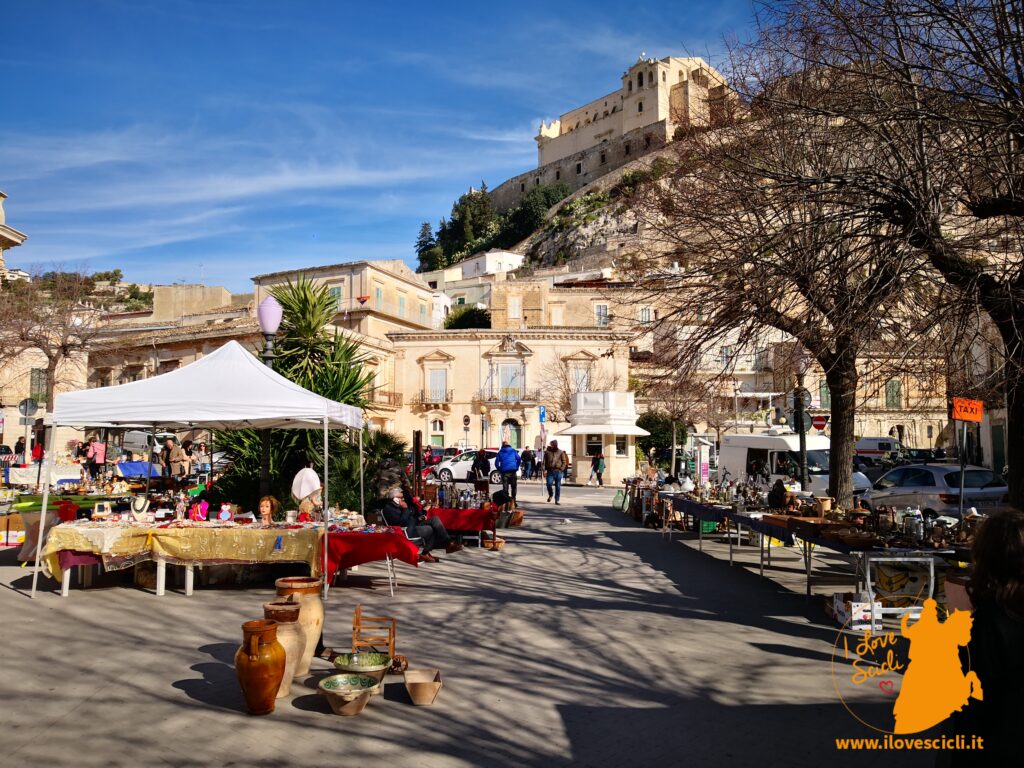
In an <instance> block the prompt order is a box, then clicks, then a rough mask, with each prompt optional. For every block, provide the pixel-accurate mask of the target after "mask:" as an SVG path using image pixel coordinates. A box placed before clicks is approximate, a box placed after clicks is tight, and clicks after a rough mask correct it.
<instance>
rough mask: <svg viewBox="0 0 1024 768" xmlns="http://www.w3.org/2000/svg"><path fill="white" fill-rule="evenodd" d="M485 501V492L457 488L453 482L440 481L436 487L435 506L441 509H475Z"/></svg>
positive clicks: (486, 499)
mask: <svg viewBox="0 0 1024 768" xmlns="http://www.w3.org/2000/svg"><path fill="white" fill-rule="evenodd" d="M487 501H488V497H487V494H486V493H483V492H481V491H470V490H468V489H466V488H462V489H459V488H457V487H456V485H455V483H441V484H440V485H439V486H438V488H437V506H438V507H441V508H442V509H477V508H479V507H481V506H483V504H484V503H485V502H487Z"/></svg>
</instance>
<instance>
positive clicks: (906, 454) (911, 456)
mask: <svg viewBox="0 0 1024 768" xmlns="http://www.w3.org/2000/svg"><path fill="white" fill-rule="evenodd" d="M945 453H946V452H945V451H942V454H943V457H945ZM903 458H904V459H906V460H907V463H908V464H927V463H928V462H929V461H935V460H936V459H938V458H940V457H939V456H938V455H937V450H936V449H933V448H904V449H903Z"/></svg>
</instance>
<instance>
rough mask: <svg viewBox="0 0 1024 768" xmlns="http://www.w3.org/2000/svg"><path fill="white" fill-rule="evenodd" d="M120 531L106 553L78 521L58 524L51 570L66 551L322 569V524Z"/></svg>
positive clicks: (50, 544)
mask: <svg viewBox="0 0 1024 768" xmlns="http://www.w3.org/2000/svg"><path fill="white" fill-rule="evenodd" d="M107 530H109V529H107ZM116 530H119V531H120V535H119V536H118V537H117V538H116V539H115V540H114V541H113V542H112V543H110V545H109V547H108V549H107V551H106V552H101V547H100V546H99V545H98V544H95V543H93V541H90V539H88V538H86V537H85V536H84V535H82V533H81V532H80V531H79V530H76V529H75V526H74V525H58V526H55V527H54V528H52V529H51V530H50V532H49V534H48V535H47V537H46V545H45V546H44V547H43V562H44V566H45V568H46V570H47V571H48V572H49V573H50V574H51V575H52V576H53V577H54V578H56V579H58V580H60V578H61V568H60V560H59V556H58V553H59V552H61V551H62V550H72V551H75V552H91V553H93V554H95V555H107V556H112V557H127V556H142V558H141V559H157V558H163V559H165V560H167V561H169V562H173V563H179V564H189V563H193V564H195V563H200V564H201V563H226V562H235V563H273V562H302V563H308V564H309V567H310V569H311V571H312V572H313V574H314V575H315V574H319V573H320V570H321V566H320V562H319V560H320V558H319V557H318V555H319V553H320V547H319V542H320V538H321V537H322V535H323V531H322V530H321V529H319V528H296V529H282V528H249V527H242V526H239V527H238V528H205V527H198V526H197V527H191V528H148V527H137V526H122V527H120V528H118V529H116ZM278 539H280V545H278Z"/></svg>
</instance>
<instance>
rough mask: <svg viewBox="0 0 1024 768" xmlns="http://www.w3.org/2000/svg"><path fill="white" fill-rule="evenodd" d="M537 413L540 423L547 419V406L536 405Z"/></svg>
mask: <svg viewBox="0 0 1024 768" xmlns="http://www.w3.org/2000/svg"><path fill="white" fill-rule="evenodd" d="M537 413H538V414H540V423H541V424H543V423H544V422H545V421H547V420H548V409H547V406H543V405H538V406H537Z"/></svg>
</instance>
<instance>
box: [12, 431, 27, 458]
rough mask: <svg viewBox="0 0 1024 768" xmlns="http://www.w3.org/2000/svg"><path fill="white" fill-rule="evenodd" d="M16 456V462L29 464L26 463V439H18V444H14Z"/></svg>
mask: <svg viewBox="0 0 1024 768" xmlns="http://www.w3.org/2000/svg"><path fill="white" fill-rule="evenodd" d="M14 455H15V457H16V458H15V459H14V460H15V461H16V462H18V463H19V464H28V462H27V461H25V438H24V437H19V438H18V442H16V443H15V444H14Z"/></svg>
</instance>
